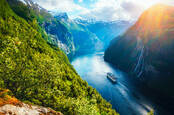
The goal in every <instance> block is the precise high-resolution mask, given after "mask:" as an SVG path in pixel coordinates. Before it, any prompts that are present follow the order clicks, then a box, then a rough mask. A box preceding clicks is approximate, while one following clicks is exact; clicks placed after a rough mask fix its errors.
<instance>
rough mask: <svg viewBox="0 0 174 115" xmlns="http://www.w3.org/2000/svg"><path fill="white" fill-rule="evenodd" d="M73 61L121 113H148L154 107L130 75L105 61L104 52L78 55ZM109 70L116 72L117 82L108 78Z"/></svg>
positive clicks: (88, 80) (140, 114) (84, 76)
mask: <svg viewBox="0 0 174 115" xmlns="http://www.w3.org/2000/svg"><path fill="white" fill-rule="evenodd" d="M71 63H72V65H73V66H74V68H75V69H76V71H77V72H78V74H79V75H80V76H81V77H82V79H83V80H86V81H87V82H88V84H89V85H91V86H92V87H94V88H96V89H97V91H98V92H99V93H100V94H101V95H102V97H104V98H105V99H106V100H107V101H109V102H110V103H111V104H112V106H113V108H114V109H116V110H117V112H119V113H120V114H121V115H147V113H148V112H149V111H150V110H151V109H153V107H154V104H153V103H152V102H151V101H150V100H148V99H147V98H145V97H144V96H143V95H141V93H139V92H138V90H137V88H136V87H135V85H134V84H133V83H132V81H131V79H129V76H127V75H126V74H125V73H124V72H122V71H120V70H118V69H116V68H114V67H112V66H111V65H110V64H108V63H107V62H105V61H104V59H103V53H98V54H91V55H85V56H81V57H77V58H75V59H74V60H72V62H71ZM107 72H112V73H114V74H115V76H116V77H117V78H118V83H117V84H113V83H111V81H110V80H108V79H107V77H106V74H107Z"/></svg>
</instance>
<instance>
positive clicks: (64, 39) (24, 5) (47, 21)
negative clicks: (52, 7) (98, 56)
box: [7, 0, 75, 58]
mask: <svg viewBox="0 0 174 115" xmlns="http://www.w3.org/2000/svg"><path fill="white" fill-rule="evenodd" d="M7 1H8V3H9V5H10V7H11V8H12V9H13V11H14V12H15V13H16V14H18V15H19V16H21V17H23V18H24V19H26V20H27V21H32V20H33V19H35V18H36V19H37V21H38V22H39V26H40V27H41V28H42V29H43V31H42V33H47V34H48V42H49V43H51V44H53V45H55V46H57V47H59V48H61V49H62V50H63V51H64V52H65V53H66V54H67V55H68V57H69V58H71V57H72V56H73V55H74V52H75V46H74V43H73V37H72V35H71V33H70V32H69V31H68V30H67V28H66V27H65V26H64V25H62V24H61V23H60V21H59V20H57V19H56V18H54V17H53V16H52V15H51V14H50V13H49V12H48V11H47V10H46V9H44V8H42V7H41V6H39V5H38V4H37V3H34V2H33V1H32V0H22V2H21V1H19V0H7ZM19 6H20V7H19ZM24 14H26V15H24Z"/></svg>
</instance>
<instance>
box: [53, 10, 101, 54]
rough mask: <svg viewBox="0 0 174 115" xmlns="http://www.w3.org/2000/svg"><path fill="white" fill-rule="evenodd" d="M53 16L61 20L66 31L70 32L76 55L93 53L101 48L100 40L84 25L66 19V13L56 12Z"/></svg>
mask: <svg viewBox="0 0 174 115" xmlns="http://www.w3.org/2000/svg"><path fill="white" fill-rule="evenodd" d="M54 17H55V18H56V19H57V20H59V21H61V23H62V24H63V25H64V26H65V27H66V28H67V29H68V31H69V32H71V34H72V36H73V38H74V39H73V41H74V44H75V48H76V51H75V54H76V55H83V54H88V53H93V52H95V51H99V50H100V49H101V47H102V42H101V41H100V39H99V38H98V37H97V36H96V35H95V34H94V33H92V32H91V31H90V30H89V29H88V28H87V27H86V26H85V25H83V24H81V23H77V22H76V21H74V20H72V19H70V18H68V19H67V14H66V13H56V15H55V16H54ZM65 17H66V19H65Z"/></svg>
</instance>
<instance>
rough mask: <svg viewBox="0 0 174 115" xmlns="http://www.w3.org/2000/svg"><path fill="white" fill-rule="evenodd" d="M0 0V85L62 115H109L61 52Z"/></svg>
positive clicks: (18, 96) (34, 22)
mask: <svg viewBox="0 0 174 115" xmlns="http://www.w3.org/2000/svg"><path fill="white" fill-rule="evenodd" d="M37 27H38V25H37V21H36V20H33V21H32V22H31V23H30V24H29V23H28V22H27V21H25V20H24V19H23V18H20V17H19V16H17V15H16V14H15V13H14V12H13V11H12V10H11V9H10V8H9V6H8V3H7V2H6V0H0V85H1V88H7V89H10V90H11V91H12V92H13V93H14V95H15V96H16V97H17V98H18V99H20V100H22V101H25V102H30V103H33V104H38V105H42V106H47V107H51V108H53V109H55V110H57V111H61V112H62V113H64V114H65V115H95V114H96V115H98V114H102V115H105V114H107V115H108V114H111V115H114V114H116V112H115V111H114V110H112V108H111V105H110V104H109V103H107V102H106V101H105V100H104V99H103V98H102V97H101V96H100V95H99V94H98V93H97V92H96V90H95V89H93V88H91V87H89V86H88V84H87V83H86V82H85V81H83V80H82V79H81V78H80V76H78V75H77V73H76V72H75V70H74V69H73V67H72V66H71V65H70V63H69V61H68V59H67V57H66V56H65V55H64V53H63V52H62V51H61V50H59V49H58V48H56V47H54V46H50V45H48V44H47V42H46V41H45V40H44V39H43V38H42V35H41V34H40V33H39V32H38V29H37Z"/></svg>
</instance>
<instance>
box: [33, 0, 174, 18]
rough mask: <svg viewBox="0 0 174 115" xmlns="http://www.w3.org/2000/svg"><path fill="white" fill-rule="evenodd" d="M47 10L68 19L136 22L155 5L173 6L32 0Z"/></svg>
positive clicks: (120, 0)
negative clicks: (65, 14)
mask: <svg viewBox="0 0 174 115" xmlns="http://www.w3.org/2000/svg"><path fill="white" fill-rule="evenodd" d="M33 1H34V2H37V3H38V4H39V5H41V6H42V7H43V8H45V9H47V10H53V11H58V12H67V13H68V15H69V17H70V18H83V19H86V18H87V19H96V20H103V21H115V20H136V19H137V18H138V17H139V16H140V14H141V13H142V12H143V11H144V10H145V9H147V8H149V7H150V6H152V5H154V4H157V3H165V4H170V5H174V0H33Z"/></svg>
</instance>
